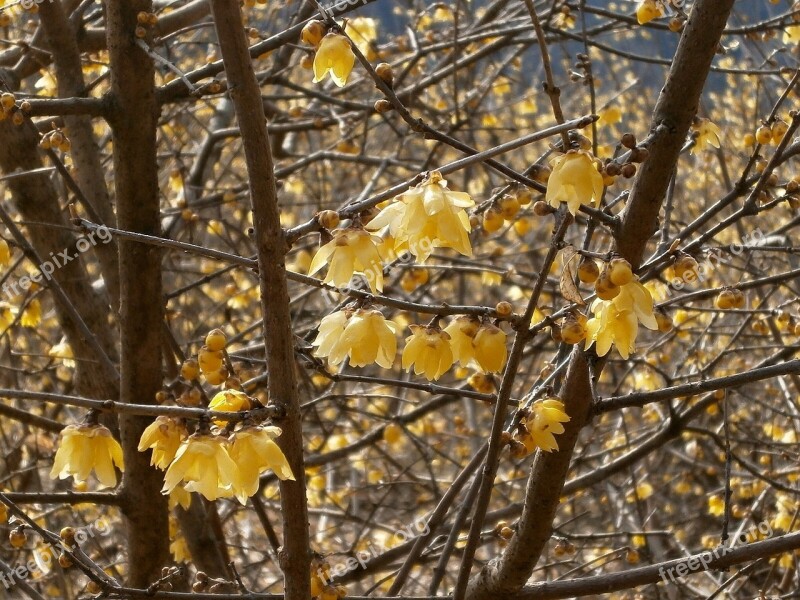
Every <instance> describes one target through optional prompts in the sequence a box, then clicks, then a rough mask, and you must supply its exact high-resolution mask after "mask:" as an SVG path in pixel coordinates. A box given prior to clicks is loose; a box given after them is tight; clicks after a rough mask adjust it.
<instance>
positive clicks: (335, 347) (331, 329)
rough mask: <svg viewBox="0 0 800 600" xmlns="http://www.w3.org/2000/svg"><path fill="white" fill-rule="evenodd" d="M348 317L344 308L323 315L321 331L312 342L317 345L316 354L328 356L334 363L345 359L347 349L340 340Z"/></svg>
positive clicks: (320, 324) (331, 362) (329, 360)
mask: <svg viewBox="0 0 800 600" xmlns="http://www.w3.org/2000/svg"><path fill="white" fill-rule="evenodd" d="M348 318H349V315H348V313H347V311H344V310H337V311H336V312H333V313H331V314H329V315H327V316H325V317H322V320H321V321H320V322H319V333H317V337H316V339H315V340H314V341H313V342H312V345H313V346H316V347H317V348H316V350H314V356H321V357H327V358H328V362H329V363H330V364H332V365H338V364H339V363H341V362H342V361H343V360H344V357H345V356H347V349H346V348H345V347H343V346H342V345H341V344H339V340H341V339H342V334H343V333H344V328H345V326H346V325H347V319H348Z"/></svg>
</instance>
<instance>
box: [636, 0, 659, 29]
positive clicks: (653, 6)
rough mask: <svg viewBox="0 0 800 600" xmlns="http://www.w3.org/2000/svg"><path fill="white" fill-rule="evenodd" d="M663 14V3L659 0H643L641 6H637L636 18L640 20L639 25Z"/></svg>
mask: <svg viewBox="0 0 800 600" xmlns="http://www.w3.org/2000/svg"><path fill="white" fill-rule="evenodd" d="M663 15H664V12H663V11H662V10H661V5H660V3H659V2H658V1H657V0H642V1H641V2H640V3H639V6H638V7H636V20H637V21H639V25H644V24H645V23H649V22H650V21H652V20H653V19H658V18H659V17H661V16H663Z"/></svg>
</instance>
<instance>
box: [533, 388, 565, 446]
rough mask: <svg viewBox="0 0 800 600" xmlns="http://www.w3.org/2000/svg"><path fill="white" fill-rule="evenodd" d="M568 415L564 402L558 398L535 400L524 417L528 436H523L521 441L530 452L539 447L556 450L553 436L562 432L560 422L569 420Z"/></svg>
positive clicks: (562, 427) (562, 428)
mask: <svg viewBox="0 0 800 600" xmlns="http://www.w3.org/2000/svg"><path fill="white" fill-rule="evenodd" d="M569 420H570V418H569V415H568V414H567V413H566V412H565V410H564V403H563V402H561V400H559V399H558V398H545V399H544V400H537V401H536V402H534V403H533V405H532V406H531V411H530V414H529V415H528V416H527V418H526V419H525V429H527V430H528V434H529V435H530V437H527V436H526V437H525V438H523V443H524V444H525V447H526V448H527V449H528V452H532V451H533V450H534V448H540V449H542V450H543V451H544V452H552V451H553V450H558V443H557V442H556V438H555V436H556V435H558V434H561V433H564V426H563V425H562V423H566V422H567V421H569Z"/></svg>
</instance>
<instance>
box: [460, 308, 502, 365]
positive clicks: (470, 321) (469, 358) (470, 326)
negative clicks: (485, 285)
mask: <svg viewBox="0 0 800 600" xmlns="http://www.w3.org/2000/svg"><path fill="white" fill-rule="evenodd" d="M444 331H445V333H447V334H448V335H449V336H450V345H451V347H452V349H453V358H454V359H455V360H457V361H458V362H459V363H460V364H461V366H462V367H468V366H474V363H477V365H478V367H479V368H480V369H481V370H482V371H485V372H487V373H499V372H500V371H501V370H502V369H503V367H504V366H505V363H506V357H507V355H508V351H507V349H506V334H505V332H504V331H503V330H502V329H500V328H499V327H498V326H497V325H493V324H491V323H481V322H480V321H479V320H478V319H477V318H475V317H469V316H462V317H457V318H456V319H454V320H453V321H452V322H451V323H450V324H449V325H448V326H447V327H445V329H444Z"/></svg>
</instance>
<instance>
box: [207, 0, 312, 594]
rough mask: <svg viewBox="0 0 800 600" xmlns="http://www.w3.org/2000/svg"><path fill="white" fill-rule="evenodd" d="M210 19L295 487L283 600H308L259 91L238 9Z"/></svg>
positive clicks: (304, 515)
mask: <svg viewBox="0 0 800 600" xmlns="http://www.w3.org/2000/svg"><path fill="white" fill-rule="evenodd" d="M211 11H212V13H213V15H214V23H215V26H216V28H217V37H218V38H219V44H220V49H221V50H222V60H223V62H224V64H225V72H226V74H227V77H228V88H229V89H230V94H231V98H232V99H233V104H234V107H235V109H236V118H237V120H238V122H239V128H240V129H241V133H242V142H243V144H244V153H245V160H246V163H247V174H248V180H249V184H250V197H251V202H252V204H253V224H254V226H255V235H256V245H257V248H258V268H259V280H260V287H261V305H262V311H263V314H264V341H265V345H266V353H267V369H268V372H269V386H268V390H269V396H270V400H271V401H272V402H275V403H277V404H280V405H282V406H283V407H284V408H285V409H286V418H285V419H284V420H283V421H282V422H281V423H280V425H281V428H282V429H283V434H282V435H281V436H280V437H279V438H278V440H277V441H278V444H279V445H280V447H281V449H282V450H283V452H284V453H285V454H286V458H287V459H288V461H289V464H290V465H291V467H292V472H293V473H294V475H295V477H296V478H297V481H282V482H281V486H280V489H281V508H282V511H281V512H282V513H283V550H282V553H281V557H280V560H281V568H282V569H283V572H284V577H285V598H286V600H308V598H310V597H311V589H310V573H311V568H310V560H311V556H310V549H309V538H308V505H307V502H306V486H305V472H304V466H303V435H302V430H301V426H300V400H299V395H298V389H297V378H296V373H295V360H294V344H293V341H292V340H293V336H292V328H291V314H290V312H289V292H288V289H287V285H286V272H285V266H284V262H285V255H286V240H285V237H284V232H283V230H282V229H281V224H280V214H279V211H278V202H277V192H276V188H275V174H274V167H273V162H272V153H271V151H270V144H269V136H268V134H267V121H266V117H265V116H264V106H263V102H262V100H261V90H260V88H259V86H258V82H257V80H256V76H255V71H254V70H253V65H252V63H251V62H250V54H249V53H248V50H247V38H246V36H245V32H244V27H242V15H241V11H240V9H239V3H238V1H237V0H212V1H211Z"/></svg>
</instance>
